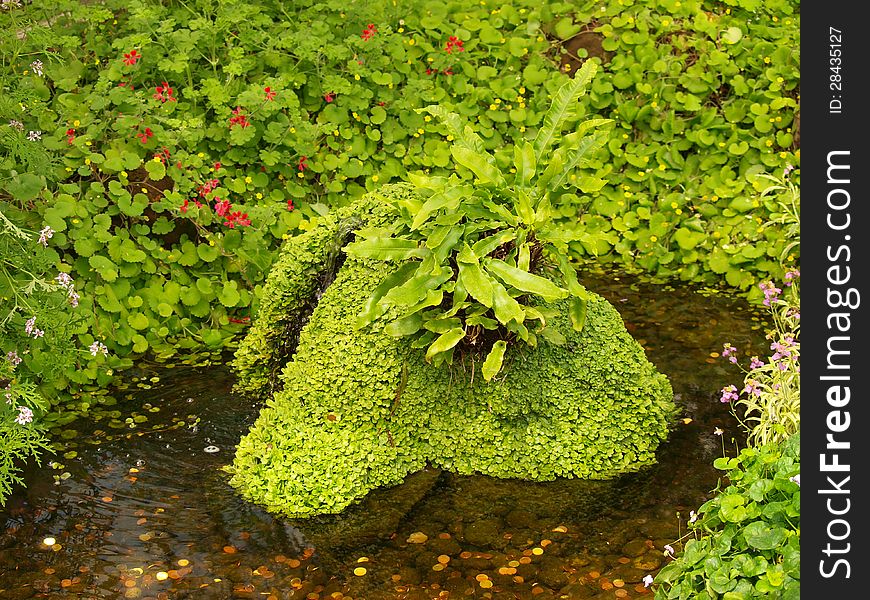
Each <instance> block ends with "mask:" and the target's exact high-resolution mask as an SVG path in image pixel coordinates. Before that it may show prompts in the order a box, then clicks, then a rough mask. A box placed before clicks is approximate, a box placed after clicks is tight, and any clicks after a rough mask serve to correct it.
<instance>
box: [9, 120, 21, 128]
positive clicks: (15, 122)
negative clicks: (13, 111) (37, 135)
mask: <svg viewBox="0 0 870 600" xmlns="http://www.w3.org/2000/svg"><path fill="white" fill-rule="evenodd" d="M9 127H11V128H12V129H17V130H18V131H24V123H22V122H21V121H18V120H17V119H10V120H9Z"/></svg>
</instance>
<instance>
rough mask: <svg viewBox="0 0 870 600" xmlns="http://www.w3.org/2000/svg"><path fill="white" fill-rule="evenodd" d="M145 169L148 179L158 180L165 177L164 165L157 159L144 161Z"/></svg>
mask: <svg viewBox="0 0 870 600" xmlns="http://www.w3.org/2000/svg"><path fill="white" fill-rule="evenodd" d="M145 170H146V171H148V179H150V180H152V181H159V180H161V179H163V178H164V177H166V167H164V166H163V162H162V161H159V160H149V161H148V162H146V163H145Z"/></svg>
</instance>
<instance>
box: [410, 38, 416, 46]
mask: <svg viewBox="0 0 870 600" xmlns="http://www.w3.org/2000/svg"><path fill="white" fill-rule="evenodd" d="M416 43H417V41H416V40H415V39H414V38H411V39H410V40H408V45H409V46H413V45H414V44H416Z"/></svg>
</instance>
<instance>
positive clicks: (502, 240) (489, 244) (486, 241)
mask: <svg viewBox="0 0 870 600" xmlns="http://www.w3.org/2000/svg"><path fill="white" fill-rule="evenodd" d="M516 237H517V233H516V231H512V230H509V231H502V232H501V233H497V234H494V235H489V236H487V237H485V238H482V239H480V240H478V241H477V242H475V244H474V246H472V247H471V250H472V251H473V252H474V255H475V256H478V257H481V258H482V257H484V256H486V255H487V254H489V253H490V252H492V251H493V250H495V249H496V248H498V247H499V246H501V245H502V244H506V243H508V242H510V241H513V240H514V239H516Z"/></svg>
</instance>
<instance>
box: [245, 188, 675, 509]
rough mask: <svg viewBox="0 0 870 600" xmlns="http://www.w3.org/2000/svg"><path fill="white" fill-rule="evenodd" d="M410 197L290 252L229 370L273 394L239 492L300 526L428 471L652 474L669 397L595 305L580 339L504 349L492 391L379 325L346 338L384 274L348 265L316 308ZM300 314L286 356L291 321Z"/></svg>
mask: <svg viewBox="0 0 870 600" xmlns="http://www.w3.org/2000/svg"><path fill="white" fill-rule="evenodd" d="M411 193H413V192H412V191H411V189H410V188H409V187H407V186H401V185H400V186H390V187H387V188H382V190H381V191H380V192H379V193H374V194H370V195H368V196H367V197H365V198H364V199H363V200H361V201H360V202H358V203H356V204H354V205H353V206H351V207H347V208H345V209H343V210H340V211H337V213H336V214H335V216H333V217H331V218H327V219H325V221H324V222H323V223H322V224H321V225H319V226H318V227H317V228H315V229H314V230H312V231H310V232H308V233H306V234H304V235H301V236H298V237H296V238H293V239H291V240H288V242H287V243H286V244H285V246H284V247H283V249H282V252H281V256H280V258H279V260H278V262H277V264H276V266H275V267H274V268H273V270H272V273H271V274H270V276H269V279H268V282H267V284H266V288H265V290H264V294H263V302H262V305H261V307H260V309H259V312H258V314H257V318H256V321H255V323H254V325H253V327H252V329H251V331H250V333H249V334H248V336H247V338H246V339H245V340H244V342H243V343H242V345H241V346H240V348H239V350H238V351H237V355H236V360H235V363H234V364H235V367H236V369H237V371H238V373H239V376H240V377H239V388H240V389H242V390H245V391H248V392H258V393H262V394H268V395H271V390H272V389H273V388H275V389H280V391H277V392H276V393H274V395H271V398H270V399H269V400H268V401H267V402H266V406H265V407H264V409H263V410H262V412H261V414H260V416H259V418H258V420H257V422H256V423H255V424H254V426H253V427H252V429H251V431H250V432H249V433H248V434H247V435H246V436H245V437H244V438H243V439H242V440H241V442H240V444H239V446H238V449H237V452H236V456H235V460H234V462H233V464H232V466H231V467H230V471H231V473H232V479H231V483H232V484H233V485H234V486H235V487H236V488H237V489H238V490H239V491H240V493H241V494H242V495H243V496H244V497H246V498H248V499H249V500H251V501H253V502H256V503H258V504H262V505H265V506H266V507H267V508H268V509H269V510H271V511H273V512H276V513H280V514H283V515H287V516H293V517H305V516H311V515H316V514H331V513H337V512H339V511H341V510H342V509H343V508H345V507H346V506H348V505H349V504H351V503H353V502H354V501H356V500H358V499H359V498H361V497H362V496H364V495H365V494H366V493H368V492H369V491H371V490H373V489H375V488H377V487H380V486H389V485H395V484H397V483H399V482H401V481H402V480H403V478H404V477H405V476H406V475H408V474H409V473H412V472H414V471H417V470H419V469H421V468H423V467H424V466H425V465H426V464H427V463H430V464H432V465H434V466H437V467H440V468H443V469H447V470H450V471H453V472H456V473H461V474H470V473H483V474H487V475H492V476H495V477H515V478H523V479H529V480H536V481H545V480H552V479H555V478H557V477H580V478H588V479H606V478H610V477H613V476H614V475H617V474H620V473H625V472H629V471H633V470H637V469H639V468H641V467H643V466H645V465H648V464H650V463H652V462H654V460H655V450H656V448H657V447H658V445H659V444H660V443H661V441H662V440H664V439H665V437H666V436H667V432H668V427H669V423H670V420H671V417H672V416H673V414H674V404H673V399H672V396H673V394H672V390H671V386H670V384H669V382H668V380H667V378H666V377H665V376H664V375H662V374H660V373H658V372H657V371H656V369H655V367H654V366H653V365H652V364H651V363H650V362H649V361H648V360H647V358H646V356H645V354H644V351H643V349H642V348H641V347H640V345H639V344H638V343H637V342H636V341H635V340H634V339H633V338H632V337H631V335H630V334H629V333H628V332H627V331H626V329H625V326H624V324H623V322H622V319H621V317H620V315H619V314H618V313H617V311H616V310H615V309H614V308H613V306H611V305H610V303H608V302H607V301H606V300H604V299H603V298H601V297H599V296H596V295H594V294H593V296H592V298H590V300H589V302H588V307H587V320H586V325H585V327H584V328H583V331H582V332H580V333H577V332H575V331H574V330H573V328H572V327H571V325H570V322H569V321H568V318H567V316H566V317H565V318H564V319H562V320H559V319H557V320H556V321H554V325H555V327H556V328H557V329H558V330H559V331H560V332H561V333H562V334H563V335H564V336H565V337H566V338H567V343H566V344H564V345H561V346H557V345H551V344H548V343H546V342H541V343H540V344H539V345H538V347H537V348H535V349H528V348H526V349H521V348H516V347H511V348H509V350H508V353H507V355H506V357H505V368H504V370H503V373H502V374H500V376H499V377H498V378H497V379H496V380H494V381H492V382H489V383H487V382H485V381H484V380H483V378H482V377H481V376H480V372H479V366H478V368H477V374H476V376H472V373H473V372H474V371H475V369H473V368H472V367H471V364H470V362H466V364H462V363H454V364H453V365H452V366H451V367H446V366H444V367H439V368H435V367H433V366H431V365H428V364H426V363H425V361H424V360H423V351H422V350H416V349H410V348H408V345H407V342H406V341H405V340H402V339H398V340H397V339H395V338H391V337H390V336H388V335H386V334H385V333H384V332H383V323H382V322H380V321H376V322H375V323H374V324H372V325H371V326H370V327H367V328H365V329H363V330H357V329H355V327H354V324H355V321H356V317H357V315H358V313H359V311H360V308H361V306H362V304H363V303H364V302H365V300H366V299H367V298H368V297H369V295H370V294H371V292H372V291H373V289H374V288H375V286H376V285H377V284H378V283H379V282H380V281H381V280H382V279H383V277H384V276H385V275H387V274H388V272H389V271H388V268H392V267H390V265H388V264H385V263H376V262H373V261H361V260H356V259H353V258H351V257H348V258H347V259H346V262H344V264H343V265H342V266H341V268H340V269H339V270H338V272H337V274H336V276H335V280H334V281H333V282H332V283H331V285H329V286H328V287H327V288H326V290H325V292H324V293H323V295H322V297H320V298H319V299H318V298H317V296H318V295H319V291H318V288H319V287H320V286H322V283H323V278H324V277H325V273H326V272H327V270H326V269H325V268H324V265H326V264H328V263H330V262H332V261H334V260H335V257H336V256H337V255H338V254H339V249H340V247H341V245H342V243H343V242H344V241H346V239H347V235H348V234H349V233H350V232H352V231H353V230H354V228H358V227H359V226H361V225H362V224H363V223H366V224H372V223H377V222H379V221H380V222H385V221H386V220H388V219H390V208H389V205H388V204H386V203H385V202H384V201H383V199H382V195H386V194H389V195H390V196H391V197H396V196H400V197H401V196H402V195H408V194H411ZM315 303H316V306H315ZM312 307H313V310H311V309H312ZM309 312H310V316H307V321H306V322H305V325H304V326H303V327H302V328H301V331H299V332H298V346H297V347H296V349H295V354H294V355H293V356H292V357H289V358H288V353H289V352H291V351H292V348H291V346H292V345H293V344H292V343H288V338H289V337H293V336H295V335H296V332H295V330H294V323H297V322H298V320H299V319H300V318H303V319H304V317H305V316H306V315H307V313H309ZM562 312H563V313H564V314H567V310H563V311H562Z"/></svg>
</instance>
